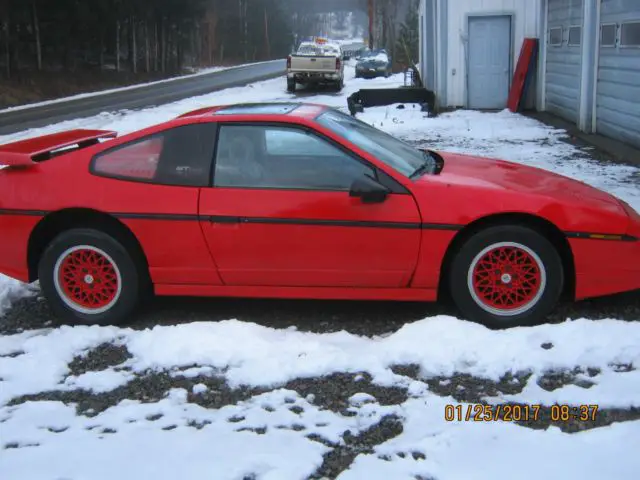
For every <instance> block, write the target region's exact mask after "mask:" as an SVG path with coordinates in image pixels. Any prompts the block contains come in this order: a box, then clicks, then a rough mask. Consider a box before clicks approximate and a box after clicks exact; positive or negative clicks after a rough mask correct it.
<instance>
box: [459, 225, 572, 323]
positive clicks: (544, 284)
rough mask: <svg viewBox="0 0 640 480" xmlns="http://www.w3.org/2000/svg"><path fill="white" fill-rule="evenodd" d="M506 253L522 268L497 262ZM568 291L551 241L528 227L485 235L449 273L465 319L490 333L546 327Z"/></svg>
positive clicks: (470, 241)
mask: <svg viewBox="0 0 640 480" xmlns="http://www.w3.org/2000/svg"><path fill="white" fill-rule="evenodd" d="M507 252H510V254H511V257H510V258H511V259H514V258H516V257H517V258H518V259H519V261H520V263H519V264H514V263H513V261H505V257H504V256H502V257H500V258H496V255H498V256H499V255H500V253H502V254H504V253H507ZM481 261H482V262H481ZM494 261H495V263H492V262H494ZM563 286H564V269H563V266H562V260H561V258H560V255H559V253H558V251H557V250H556V248H555V247H554V246H553V244H552V243H551V242H550V241H549V240H548V239H547V238H546V237H544V236H543V235H541V234H540V233H538V232H537V231H536V230H533V229H531V228H528V227H525V226H517V225H512V226H511V225H502V226H495V227H489V228H487V229H485V230H481V231H480V232H478V233H476V234H475V235H473V236H472V237H471V238H469V239H468V240H467V241H466V242H465V243H464V244H463V245H462V247H461V248H460V249H459V250H458V252H457V253H456V255H455V257H454V259H453V262H452V264H451V269H450V271H449V289H450V294H451V297H452V299H453V301H454V303H455V304H456V306H457V307H458V309H459V310H460V312H461V313H462V315H463V316H464V317H466V318H468V319H469V320H472V321H475V322H478V323H482V324H484V325H486V326H487V327H489V328H505V327H515V326H527V325H536V324H539V323H543V322H544V321H545V319H546V317H547V315H549V313H551V312H552V311H553V309H554V308H555V306H556V304H557V303H558V299H559V298H560V295H561V293H562V289H563ZM492 292H493V296H492ZM496 292H497V293H496ZM500 292H502V295H503V296H500ZM496 295H498V296H496Z"/></svg>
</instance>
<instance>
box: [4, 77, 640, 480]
mask: <svg viewBox="0 0 640 480" xmlns="http://www.w3.org/2000/svg"><path fill="white" fill-rule="evenodd" d="M347 79H348V82H347V85H346V87H345V89H344V91H343V92H341V93H340V94H335V93H326V94H325V93H313V94H312V93H306V92H304V91H301V92H299V93H298V95H297V99H298V100H303V101H309V102H315V103H324V104H328V105H332V106H336V107H340V108H343V109H346V96H347V95H349V94H351V93H352V92H354V91H356V90H357V89H359V88H362V87H364V86H370V85H376V86H396V85H398V84H400V83H401V82H402V76H401V75H396V76H393V77H391V78H389V79H377V80H372V81H367V80H360V79H358V80H356V79H354V78H353V71H352V70H350V71H349V72H348V77H347ZM295 98H296V97H294V96H293V95H290V94H287V93H286V92H285V81H284V79H275V80H269V81H265V82H260V83H257V84H253V85H250V86H247V87H241V88H233V89H228V90H225V91H221V92H216V93H213V94H211V95H205V96H202V97H197V98H191V99H187V100H184V101H180V102H176V103H173V104H170V105H165V106H162V107H157V108H150V109H146V110H141V111H135V112H131V111H120V112H105V113H103V114H101V115H98V116H95V117H91V118H86V119H79V120H77V121H68V122H64V123H60V124H56V125H51V126H49V127H45V128H41V129H34V130H30V131H26V132H21V133H18V134H15V135H10V136H5V137H0V143H6V142H10V141H13V140H17V139H22V138H27V137H33V136H37V135H41V134H44V133H51V132H54V131H60V130H64V129H69V128H75V127H78V126H82V127H83V128H104V129H113V130H116V131H118V132H120V133H127V132H130V131H132V130H135V129H139V128H142V127H145V126H148V125H151V124H155V123H158V122H162V121H164V120H168V119H170V118H173V117H175V116H177V115H179V114H181V113H184V112H186V111H188V110H192V109H196V108H199V107H202V106H207V105H212V104H213V105H215V104H228V103H235V102H253V101H256V102H257V101H271V100H273V101H287V100H293V99H295ZM360 118H361V119H363V120H365V121H367V122H369V123H371V124H373V125H375V126H377V127H379V128H382V129H384V130H386V131H389V132H391V133H393V134H395V135H397V136H400V137H403V138H405V139H407V140H410V141H412V142H414V143H416V144H420V145H428V146H430V147H431V148H436V149H446V150H453V151H458V152H469V153H475V154H480V155H485V156H494V157H499V158H504V159H509V160H513V161H517V162H522V163H526V164H529V165H535V166H539V167H542V168H546V169H549V170H553V171H555V172H558V173H562V174H565V175H569V176H572V177H574V178H578V179H580V180H583V181H585V182H587V183H590V184H593V185H595V186H597V187H600V188H602V189H604V190H607V191H609V192H612V193H614V194H616V195H618V196H619V197H621V198H623V199H625V200H627V201H628V202H629V203H630V204H631V205H632V206H634V208H636V209H638V210H640V189H639V188H638V184H637V182H638V180H637V177H638V175H639V174H640V171H639V170H638V169H634V168H632V167H624V166H616V165H609V164H601V163H597V162H595V161H593V160H589V159H588V155H587V154H586V153H585V152H584V151H581V150H578V149H576V148H575V147H573V146H571V145H569V144H567V143H565V142H563V141H562V140H561V136H562V134H563V132H562V131H558V130H555V129H552V128H549V127H547V126H545V125H543V124H540V123H539V122H537V121H535V120H532V119H529V118H526V117H522V116H520V115H516V114H511V113H509V112H506V111H505V112H500V113H479V112H470V111H458V112H454V113H448V114H443V115H441V116H439V117H436V118H428V117H427V116H426V114H424V113H422V112H420V111H419V109H417V108H413V107H412V106H407V108H404V109H398V108H397V106H390V107H380V108H371V109H367V110H366V111H365V113H363V114H361V115H360ZM634 177H635V178H636V180H634V179H633V178H634ZM34 290H35V291H36V292H37V289H33V288H32V289H30V290H27V289H26V288H25V287H24V286H22V285H20V284H19V283H18V282H14V281H10V280H8V279H7V278H6V277H2V276H0V310H1V309H3V308H4V309H7V308H9V302H10V300H11V299H15V298H16V297H17V296H20V295H24V294H33V293H34ZM1 314H2V312H1V311H0V315H1ZM637 320H639V321H640V318H638V319H637ZM0 322H2V319H1V318H0ZM105 345H107V346H109V347H108V348H111V349H112V350H113V349H115V351H118V352H121V353H122V355H121V356H119V355H116V354H113V352H112V354H110V355H107V354H104V352H103V354H102V358H103V361H102V362H98V363H97V364H96V362H95V361H93V360H91V359H92V358H94V357H93V356H94V355H95V352H96V351H98V350H99V349H101V348H104V346H105ZM96 348H97V349H98V350H96ZM123 352H124V353H123ZM83 358H84V360H83ZM104 358H107V360H106V362H105V361H104ZM114 358H115V359H114ZM109 359H111V361H109ZM639 364H640V322H623V321H620V320H616V319H608V320H601V321H592V320H588V319H574V320H568V321H567V322H564V323H561V324H557V325H543V326H538V327H533V328H517V329H512V330H508V331H490V330H487V329H485V328H484V327H482V326H479V325H475V324H472V323H469V322H465V321H462V320H458V319H455V318H450V317H445V316H436V317H430V318H425V319H423V320H420V321H416V322H414V323H410V324H407V325H405V326H404V327H403V328H401V329H400V330H399V331H397V332H395V333H393V334H389V335H383V336H378V337H373V338H368V337H361V336H356V335H352V334H349V333H346V332H337V333H325V334H317V333H305V332H300V331H297V330H296V329H295V328H290V329H274V328H268V327H265V326H260V325H257V324H254V323H250V322H240V321H238V320H234V319H229V320H226V321H222V322H200V323H188V324H183V325H179V326H170V327H169V326H158V327H155V328H153V329H147V330H142V331H136V330H132V329H124V328H115V327H73V328H72V327H61V328H43V329H40V330H35V331H34V330H31V331H26V332H22V333H15V334H11V335H5V336H0V478H2V479H5V478H6V479H11V480H13V479H16V480H18V479H29V480H39V479H43V480H44V479H47V480H48V479H63V478H64V479H74V480H76V479H84V478H90V479H92V480H100V479H109V480H111V479H113V478H121V479H123V480H126V479H140V478H156V479H175V478H178V477H180V478H188V479H191V478H213V479H230V480H236V479H237V480H242V479H245V478H246V479H261V480H262V479H264V480H272V479H304V478H307V477H309V476H310V475H312V474H314V472H315V473H316V474H318V472H320V474H322V471H323V470H322V467H321V465H324V464H323V462H328V460H327V458H329V459H331V461H334V460H335V458H333V457H331V454H330V453H329V452H331V451H332V450H333V451H334V452H335V451H337V452H342V454H344V455H345V456H346V457H349V455H351V456H352V457H353V462H346V466H348V465H349V464H350V465H351V466H350V468H349V469H346V470H344V472H343V473H342V474H341V475H340V476H339V478H340V479H341V480H345V479H367V480H369V479H378V478H379V479H385V480H386V479H394V480H395V479H405V478H406V479H415V478H422V479H426V478H433V479H438V480H447V479H465V480H467V479H492V480H493V479H512V478H517V479H539V478H549V479H551V478H553V479H567V478H594V479H595V478H612V479H613V478H615V479H635V478H638V471H640V457H639V456H638V455H637V454H636V450H637V444H638V439H640V420H635V421H625V422H614V423H611V420H607V418H610V419H615V418H614V417H615V412H617V411H622V410H624V411H629V409H631V408H632V407H636V408H638V407H640V370H638V365H639ZM78 365H82V367H79V366H78ZM399 365H401V366H404V367H405V368H403V369H398V368H397V366H399ZM338 374H344V375H351V376H352V377H353V378H352V381H350V382H347V384H348V386H349V388H340V386H337V387H336V388H335V390H336V392H335V396H336V397H341V396H342V397H344V402H345V405H344V408H342V407H339V406H338V407H336V405H335V402H333V403H331V402H329V401H328V400H327V399H326V398H323V396H316V397H314V396H313V395H309V394H307V393H305V392H306V391H307V390H308V388H307V387H308V385H307V384H305V381H309V382H310V381H321V380H322V379H323V378H324V379H325V380H324V381H327V380H326V378H327V377H326V376H331V375H338ZM554 374H555V375H556V377H553V375H554ZM561 374H562V375H561ZM464 375H468V376H470V377H472V378H474V379H476V383H478V384H479V385H480V384H482V385H484V387H483V388H480V391H479V393H478V394H477V395H476V396H473V395H471V396H469V397H465V396H464V394H465V392H464V390H465V388H467V389H468V387H461V386H458V387H457V388H453V387H451V386H452V385H455V384H456V378H458V377H460V376H464ZM558 376H564V377H566V378H567V380H566V381H563V382H558V379H557V377H558ZM549 378H555V380H554V382H556V383H555V384H554V387H553V388H550V387H548V385H547V383H546V382H548V381H549ZM150 379H154V380H153V382H152V381H151V380H150ZM304 379H308V380H304ZM151 384H153V385H155V387H153V389H152V388H151V387H150V386H149V385H151ZM496 384H500V385H501V387H500V388H496V389H492V388H491V385H496ZM158 385H160V387H158ZM305 385H307V387H305ZM359 385H361V388H359ZM380 389H383V390H384V389H387V390H385V391H387V392H391V393H390V395H392V396H395V397H397V401H396V402H393V403H391V404H388V403H389V402H382V400H381V398H382V397H383V396H384V395H378V394H377V393H376V392H378V391H379V390H380ZM366 392H370V393H366ZM342 397H341V398H342ZM476 397H477V398H476ZM464 398H467V400H466V401H465V400H463V399H464ZM470 398H473V400H470ZM481 400H486V401H487V402H488V403H490V404H496V403H505V402H507V403H509V404H520V405H523V407H522V408H523V409H524V405H528V406H530V409H529V417H530V418H529V420H535V419H533V418H532V417H533V415H534V411H535V405H542V406H543V407H541V411H540V412H539V413H537V415H538V416H539V417H540V418H538V420H540V421H541V420H542V417H543V416H544V415H543V414H544V413H545V412H546V415H547V419H548V416H549V415H550V414H551V415H553V414H554V413H556V414H557V413H559V410H553V411H550V410H549V408H548V407H549V406H550V405H553V404H554V403H557V404H571V405H573V406H576V407H580V406H582V405H584V406H589V405H596V406H597V408H598V411H597V412H596V413H595V415H596V417H597V419H598V420H597V421H596V422H595V423H596V424H597V425H598V426H597V427H596V428H591V429H588V430H584V431H580V432H578V433H568V432H567V431H566V430H567V428H564V426H568V425H569V424H571V425H573V429H574V430H576V429H577V430H581V428H580V420H573V421H569V420H567V419H565V420H564V421H563V420H558V421H556V422H554V425H552V426H548V427H547V428H545V429H532V428H528V427H526V426H523V425H520V424H516V423H515V422H513V421H493V420H491V421H472V418H473V414H472V415H471V419H469V420H466V419H465V418H464V417H466V413H467V411H468V408H470V407H473V404H472V403H468V402H471V401H475V402H478V401H481ZM382 403H384V404H382ZM448 406H453V411H454V412H460V413H459V414H460V415H462V420H460V419H458V418H457V416H458V414H457V413H456V418H455V419H454V421H448V420H447V418H446V415H445V413H447V412H448V413H451V411H452V407H448ZM457 407H459V408H460V410H459V411H456V410H455V408H457ZM594 410H595V409H594V407H586V409H585V411H586V412H587V413H588V414H592V413H593V411H594ZM472 413H475V411H474V412H472ZM575 413H576V414H578V415H579V414H580V413H581V412H579V411H577V412H575ZM616 418H617V417H616ZM636 418H638V416H637V415H636ZM523 420H524V418H523ZM381 422H383V424H384V422H391V423H390V425H392V427H389V428H381V429H380V430H375V429H376V428H377V426H379V425H380V424H381ZM394 422H395V423H394ZM608 423H611V424H610V425H608ZM393 425H395V427H393ZM398 425H400V427H398ZM547 425H548V421H547ZM347 431H350V432H351V433H350V434H346V433H345V432H347ZM372 431H376V432H377V433H376V435H379V436H380V438H378V439H377V440H375V441H372V440H371V438H370V437H371V436H372V435H373V434H371V432H372ZM354 438H355V439H356V440H354ZM363 445H365V446H363ZM365 447H366V448H365ZM337 456H338V457H340V455H337ZM349 458H350V457H349ZM338 460H339V459H338ZM318 469H320V470H318ZM320 474H319V475H320ZM320 476H321V475H320Z"/></svg>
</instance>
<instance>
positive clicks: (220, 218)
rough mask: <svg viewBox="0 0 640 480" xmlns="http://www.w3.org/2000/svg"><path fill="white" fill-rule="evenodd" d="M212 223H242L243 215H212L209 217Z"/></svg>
mask: <svg viewBox="0 0 640 480" xmlns="http://www.w3.org/2000/svg"><path fill="white" fill-rule="evenodd" d="M209 222H210V223H240V222H242V218H241V217H230V216H227V215H211V216H210V217H209Z"/></svg>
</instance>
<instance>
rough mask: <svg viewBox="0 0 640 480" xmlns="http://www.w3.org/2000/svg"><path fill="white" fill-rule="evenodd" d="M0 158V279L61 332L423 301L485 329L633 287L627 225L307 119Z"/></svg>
mask: <svg viewBox="0 0 640 480" xmlns="http://www.w3.org/2000/svg"><path fill="white" fill-rule="evenodd" d="M114 137H116V133H115V132H109V131H101V130H73V131H67V132H62V133H57V134H53V135H47V136H43V137H39V138H35V139H32V140H24V141H20V142H15V143H11V144H8V145H3V146H1V147H0V164H4V165H7V167H6V168H3V169H1V170H0V232H2V236H1V238H2V240H1V245H0V272H2V273H4V274H6V275H8V276H10V277H13V278H16V279H18V280H21V281H23V282H33V281H35V280H38V279H39V280H40V285H41V288H42V291H43V292H44V295H45V296H46V298H47V299H48V301H49V303H50V305H51V307H52V309H53V310H54V311H55V313H56V314H57V315H58V316H60V317H62V318H63V319H64V320H66V321H70V322H76V323H84V324H88V323H97V324H107V323H110V324H114V323H119V322H122V321H124V320H126V319H127V318H128V317H129V316H130V315H131V314H132V312H133V311H134V309H135V307H136V306H137V305H138V304H139V303H140V301H141V300H142V299H143V298H145V297H146V296H147V295H146V294H148V293H154V292H155V293H156V294H159V295H181V296H184V295H187V296H227V297H228V296H233V297H281V298H315V299H330V298H331V299H367V300H411V301H435V300H437V299H438V298H439V297H441V296H442V295H444V294H447V293H448V294H449V295H450V297H451V298H452V299H453V300H454V302H455V304H456V305H457V307H458V308H459V310H460V311H461V313H462V314H463V315H464V316H465V317H467V318H469V319H472V320H475V321H478V322H481V323H484V324H485V325H488V326H490V327H504V326H514V325H527V324H534V323H537V322H541V321H543V320H544V319H545V317H546V315H547V314H548V313H550V311H551V310H552V309H553V308H554V305H555V304H556V302H557V301H558V300H559V299H560V297H561V296H562V295H565V296H566V297H568V298H571V299H583V298H587V297H594V296H600V295H606V294H611V293H616V292H622V291H629V290H635V289H638V288H640V215H638V213H637V212H635V211H634V210H633V209H632V208H631V207H630V206H629V205H627V204H626V203H624V202H623V201H621V200H619V199H617V198H615V197H613V196H611V195H609V194H607V193H604V192H602V191H599V190H597V189H595V188H592V187H590V186H588V185H586V184H584V183H581V182H578V181H575V180H571V179H569V178H565V177H562V176H559V175H555V174H553V173H550V172H547V171H543V170H539V169H535V168H531V167H527V166H524V165H520V164H515V163H510V162H505V161H499V160H492V159H486V158H479V157H471V156H465V155H458V154H450V153H442V152H434V151H429V150H417V149H415V148H413V147H412V146H410V145H408V144H406V143H404V142H402V141H400V140H398V139H396V138H394V137H392V136H390V135H388V134H386V133H383V132H381V131H379V130H377V129H375V128H373V127H371V126H369V125H367V124H365V123H363V122H361V121H359V120H357V119H355V118H352V117H350V116H348V115H345V114H343V113H341V112H339V111H337V110H334V109H331V108H328V107H326V106H322V105H312V104H294V103H291V104H282V103H272V104H245V105H231V106H223V107H212V108H203V109H200V110H196V111H193V112H189V113H187V114H185V115H182V116H180V117H178V118H176V119H174V120H171V121H169V122H166V123H163V124H160V125H156V126H153V127H150V128H146V129H144V130H141V131H138V132H135V133H131V134H128V135H124V136H122V137H118V138H114Z"/></svg>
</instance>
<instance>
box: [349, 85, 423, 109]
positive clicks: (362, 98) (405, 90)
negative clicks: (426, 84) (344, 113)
mask: <svg viewBox="0 0 640 480" xmlns="http://www.w3.org/2000/svg"><path fill="white" fill-rule="evenodd" d="M394 103H416V104H419V105H420V107H421V110H422V111H423V112H429V116H434V115H435V104H436V95H435V93H434V92H432V91H431V90H427V89H426V88H421V87H400V88H363V89H361V90H358V91H357V92H355V93H354V94H352V95H351V96H349V97H348V98H347V106H348V108H349V113H351V115H352V116H355V114H356V113H362V112H364V109H365V108H366V107H381V106H385V105H393V104H394Z"/></svg>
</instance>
